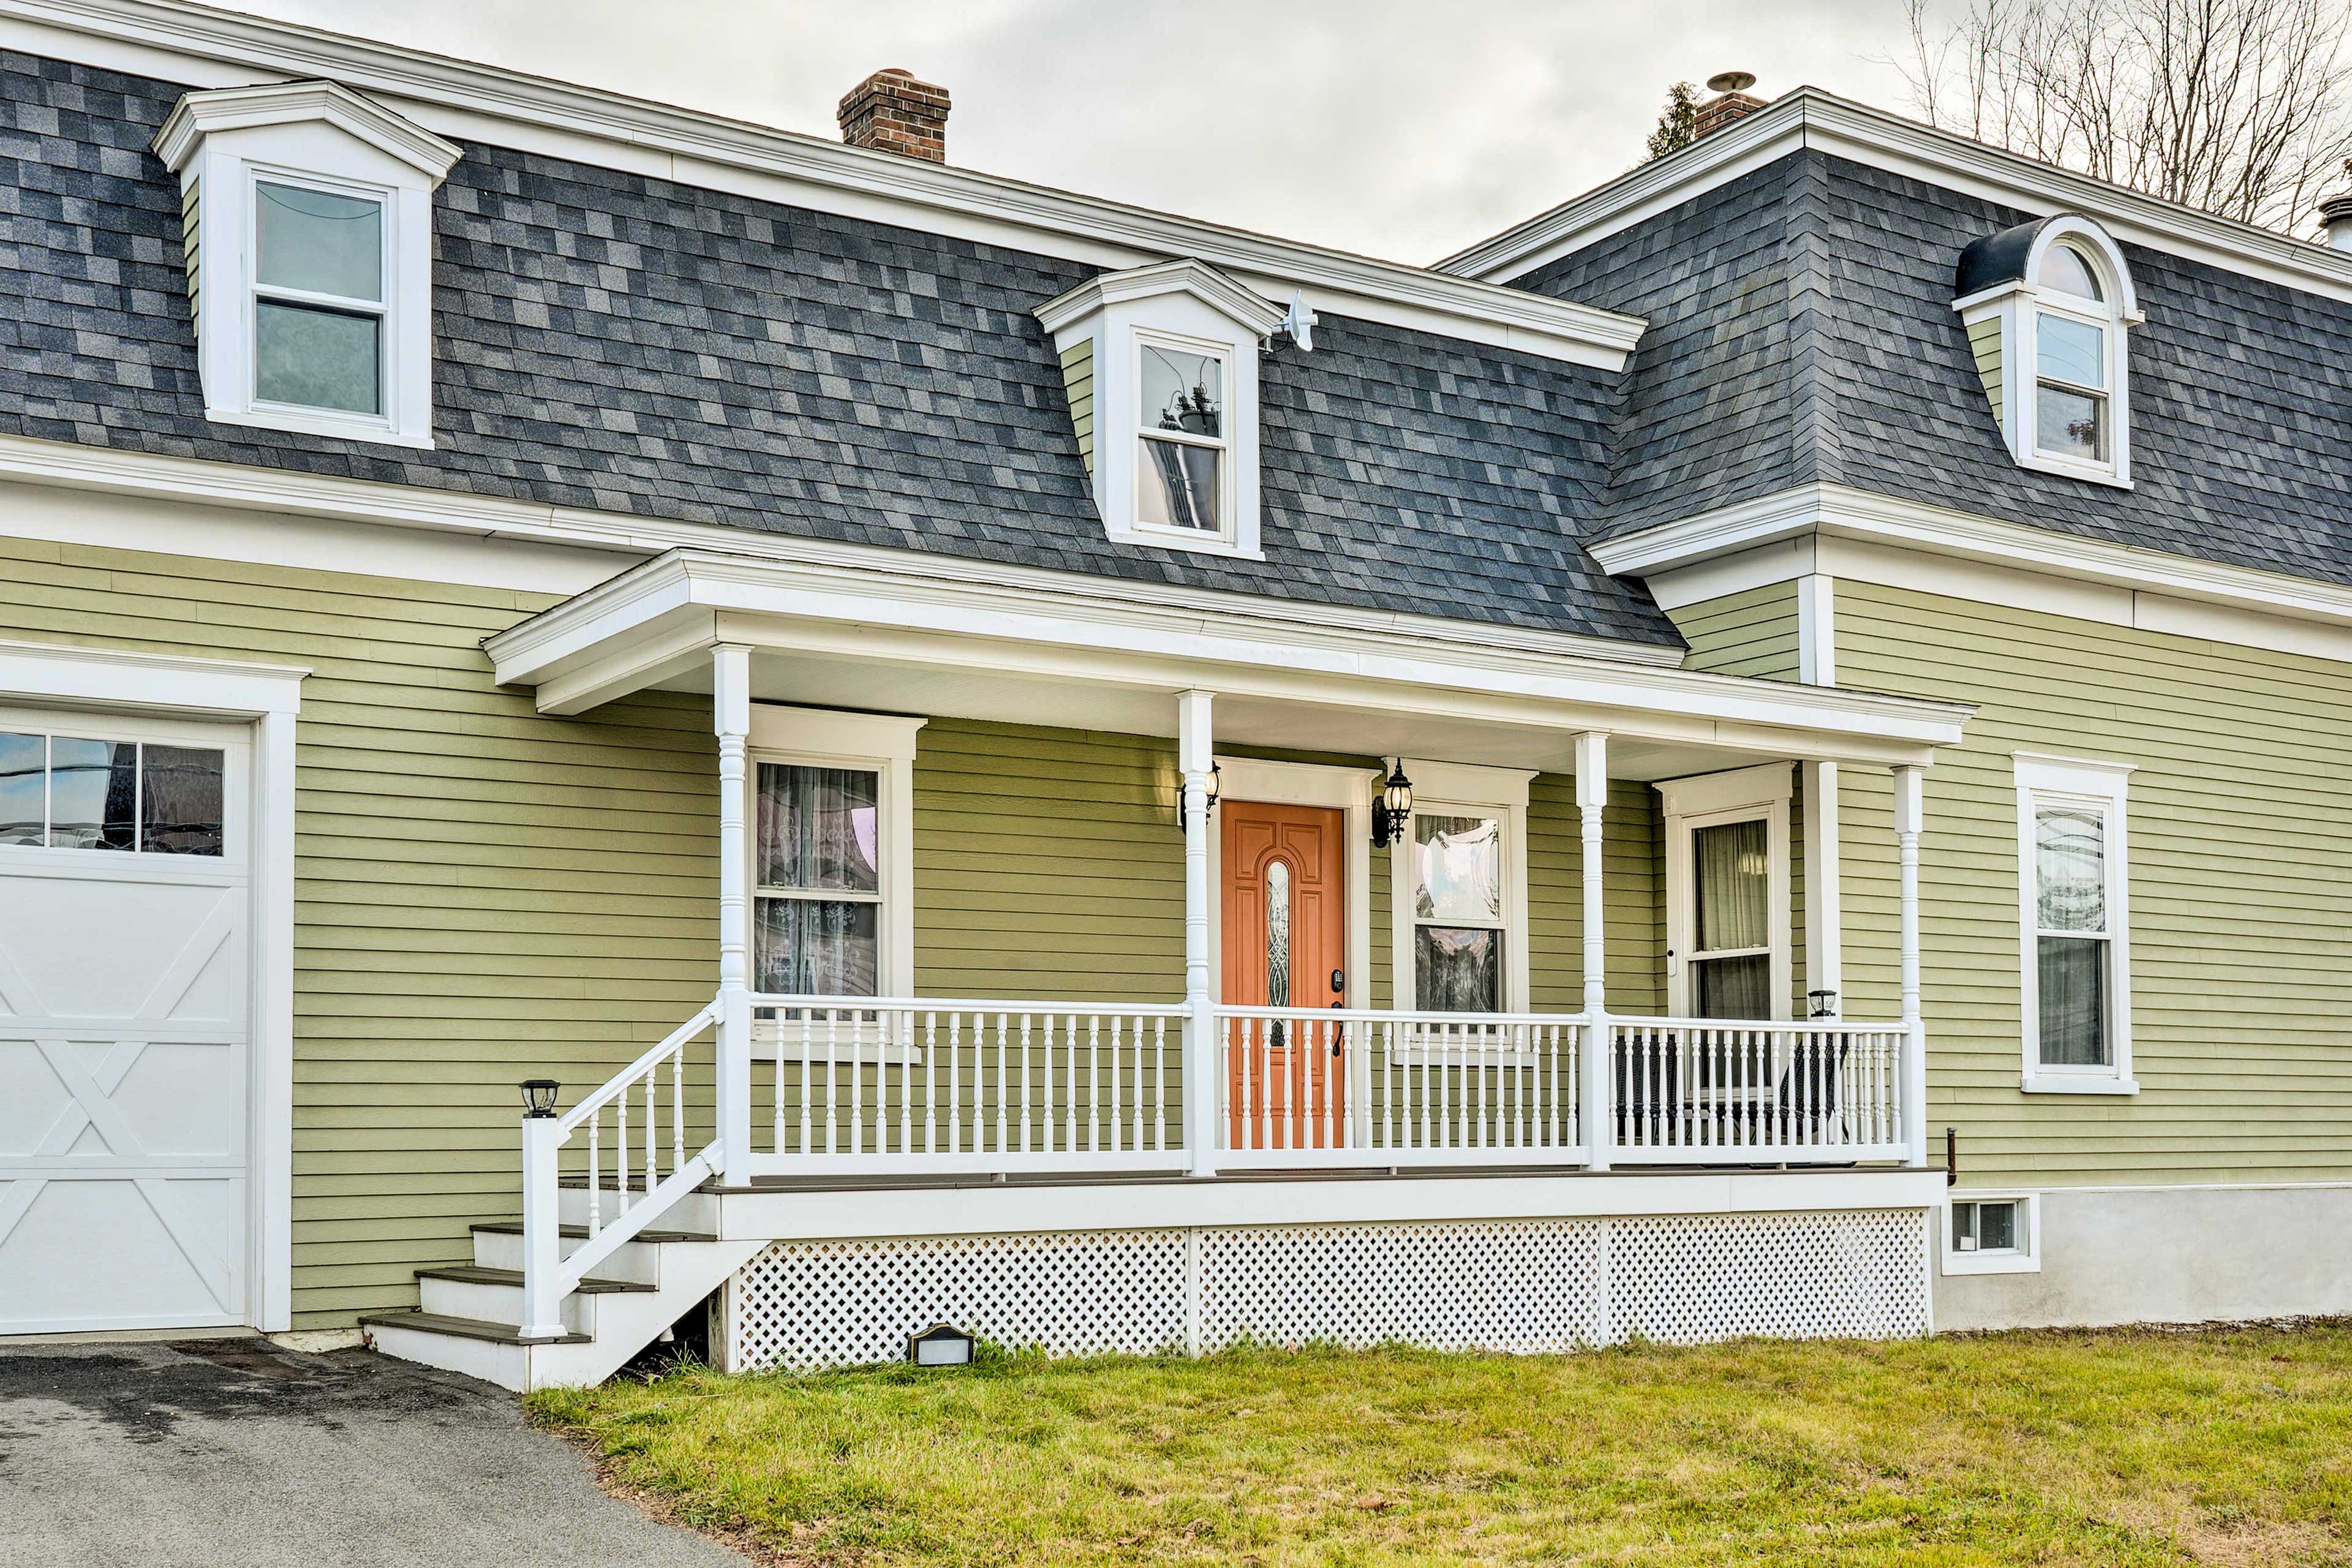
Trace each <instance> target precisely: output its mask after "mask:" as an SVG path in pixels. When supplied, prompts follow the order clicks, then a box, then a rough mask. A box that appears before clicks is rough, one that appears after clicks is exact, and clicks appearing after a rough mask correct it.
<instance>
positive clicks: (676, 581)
mask: <svg viewBox="0 0 2352 1568" xmlns="http://www.w3.org/2000/svg"><path fill="white" fill-rule="evenodd" d="M714 638H716V639H718V640H722V641H728V642H740V643H744V644H747V645H750V646H755V647H769V648H774V649H779V650H787V649H789V650H795V651H799V652H803V653H809V654H821V655H823V656H824V657H826V658H836V659H837V658H853V659H856V658H867V659H898V660H912V661H914V662H916V663H917V664H922V665H932V666H937V665H942V664H952V665H954V666H955V667H957V668H962V669H966V670H971V671H977V670H986V669H999V670H1003V671H1004V672H1006V673H1017V674H1020V675H1022V676H1024V677H1029V678H1036V677H1044V678H1046V679H1049V680H1052V681H1055V682H1059V683H1071V682H1079V683H1089V684H1095V685H1101V686H1115V687H1126V688H1133V689H1150V688H1158V689H1184V688H1187V687H1193V686H1208V687H1211V688H1213V689H1215V690H1217V691H1219V692H1220V693H1221V694H1224V695H1242V696H1260V697H1265V698H1267V699H1270V700H1280V701H1288V702H1312V703H1317V704H1320V705H1324V706H1328V707H1336V708H1363V709H1367V710H1375V711H1378V712H1379V713H1381V714H1382V715H1384V716H1385V717H1387V718H1389V719H1391V720H1394V719H1397V718H1400V717H1403V716H1422V715H1425V716H1428V717H1430V718H1432V719H1433V720H1439V719H1444V720H1454V721H1497V722H1502V723H1510V724H1517V725H1524V726H1532V727H1533V728H1534V730H1535V731H1536V732H1537V735H1538V737H1542V736H1561V735H1565V734H1569V733H1572V732H1574V731H1583V730H1593V729H1605V730H1611V731H1615V732H1617V733H1620V734H1622V735H1628V736H1638V737H1641V738H1644V739H1662V740H1686V741H1694V742H1702V743H1708V744H1716V745H1721V746H1724V747H1727V748H1731V749H1741V750H1748V751H1753V752H1766V753H1768V754H1779V755H1783V756H1786V755H1793V754H1818V755H1822V756H1830V757H1837V758H1841V759H1844V760H1852V761H1857V762H1890V763H1891V762H1899V761H1903V760H1905V759H1906V757H1910V758H1916V760H1917V761H1918V762H1920V763H1925V762H1927V761H1928V760H1929V758H1930V757H1931V755H1932V752H1933V749H1934V748H1935V747H1936V746H1938V745H1950V744H1954V743H1956V742H1958V737H1959V734H1960V730H1961V726H1962V725H1963V724H1964V723H1965V721H1966V720H1967V717H1968V715H1969V712H1971V711H1973V709H1972V707H1970V706H1969V705H1967V704H1958V703H1947V702H1927V701H1921V700H1914V699H1903V698H1890V697H1885V696H1881V695H1877V694H1874V693H1866V692H1855V691H1845V690H1840V689H1828V688H1817V687H1803V686H1794V685H1788V684H1784V683H1780V682H1774V681H1758V680H1748V679H1740V678H1738V677H1736V676H1720V675H1711V674H1705V673H1699V672H1695V671H1690V670H1682V669H1665V668H1659V667H1657V666H1656V665H1654V664H1625V663H1617V662H1613V661H1607V660H1601V659H1594V658H1573V657H1565V656H1561V655H1551V656H1549V657H1530V656H1526V655H1521V654H1518V653H1515V652H1504V651H1499V650H1486V649H1469V648H1461V647H1444V646H1442V645H1435V644H1433V643H1430V642H1427V641H1419V642H1408V641H1406V640H1404V639H1401V638H1399V637H1395V636H1392V635H1389V634H1386V633H1376V634H1372V635H1365V634H1360V633H1355V632H1350V631H1348V630H1345V629H1344V628H1335V627H1331V626H1322V625H1319V624H1310V623H1308V622H1305V621H1301V620H1299V619H1298V618H1297V617H1296V616H1284V617H1274V616H1265V615H1259V616H1249V617H1240V616H1233V617H1208V616H1198V615H1181V616H1180V615H1160V616H1151V615H1144V614H1139V613H1138V612H1137V611H1136V610H1135V609H1133V608H1132V607H1123V608H1121V609H1120V610H1118V611H1117V612H1115V613H1103V612H1101V611H1099V610H1093V609H1090V608H1089V606H1087V605H1085V604H1084V603H1082V602H1078V601H1076V600H1074V599H1073V598H1072V597H1071V596H1070V595H1066V594H1051V593H1045V594H1041V593H1037V592H1034V591H1028V590H1010V589H1003V590H1000V589H992V588H990V587H987V586H985V585H977V584H971V583H954V582H940V581H917V580H912V579H908V578H905V577H898V578H897V579H896V580H893V579H892V578H890V577H887V576H886V575H884V574H882V573H881V572H879V571H877V570H876V569H874V568H871V567H867V568H865V569H862V570H858V571H854V572H844V571H839V570H835V569H829V568H818V567H814V566H813V565H809V564H788V563H774V562H765V561H754V560H747V559H744V558H741V557H736V556H721V555H706V554H702V553H699V552H671V553H670V554H668V555H665V556H663V557H661V558H660V559H658V560H656V561H652V562H648V563H646V564H645V565H643V566H640V567H637V568H635V570H633V571H631V572H628V573H626V574H623V575H622V576H620V577H618V578H615V579H614V580H613V581H612V582H610V583H607V584H603V585H601V586H599V587H597V588H594V589H592V590H590V591H589V592H588V593H586V594H583V595H579V596H578V597H576V598H573V599H572V600H568V601H566V602H565V603H564V604H562V605H557V606H555V607H554V608H553V609H551V610H547V611H544V612H542V613H541V614H540V615H538V616H533V617H532V618H531V619H530V620H528V621H525V622H524V623H522V624H521V625H520V626H515V627H512V628H510V629H509V630H507V631H504V632H501V633H499V634H498V635H497V636H495V637H491V638H489V639H488V642H487V643H486V644H485V647H487V648H488V651H489V654H490V657H491V658H492V659H493V661H494V662H495V664H496V667H497V678H498V679H499V682H500V683H501V684H523V685H530V686H534V687H536V688H537V689H538V691H539V701H540V706H541V709H542V710H547V711H551V712H554V711H566V712H576V711H582V710H586V709H589V708H593V707H595V706H597V705H598V704H600V703H602V702H605V701H609V700H613V699H614V698H615V697H619V696H622V695H625V694H626V693H627V692H629V691H632V690H636V689H643V688H644V687H646V686H648V685H655V684H657V683H659V682H660V681H662V680H665V679H677V678H678V677H680V676H681V675H683V674H685V673H686V672H688V671H689V670H691V669H693V668H697V667H698V664H699V661H700V658H701V652H702V650H703V649H704V648H706V647H709V646H711V643H712V640H713V639H714ZM1212 672H1213V673H1212ZM1535 765H1543V764H1542V763H1536V764H1535Z"/></svg>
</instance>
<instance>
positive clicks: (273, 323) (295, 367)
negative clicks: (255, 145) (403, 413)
mask: <svg viewBox="0 0 2352 1568" xmlns="http://www.w3.org/2000/svg"><path fill="white" fill-rule="evenodd" d="M253 192H254V199H253V226H254V268H253V395H254V400H255V403H256V404H257V405H276V406H279V407H289V408H313V409H324V410H329V411H332V412H336V413H342V414H364V415H370V416H380V415H382V414H383V406H384V400H383V376H384V367H383V330H384V315H385V299H384V280H385V277H386V275H387V273H388V272H389V270H390V268H388V267H387V265H386V259H385V254H384V241H385V237H386V234H387V232H388V228H387V226H386V224H385V223H384V197H383V195H373V194H371V195H362V194H357V193H354V192H350V191H339V190H329V189H326V188H323V187H321V186H318V185H311V184H293V183H291V182H290V181H286V180H280V179H270V178H267V177H257V178H256V179H255V181H254V187H253Z"/></svg>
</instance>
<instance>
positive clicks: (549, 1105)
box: [522, 1078, 563, 1119]
mask: <svg viewBox="0 0 2352 1568" xmlns="http://www.w3.org/2000/svg"><path fill="white" fill-rule="evenodd" d="M562 1087H563V1086H562V1084H560V1083H558V1082H556V1081H555V1080H554V1079H551V1078H527V1079H523V1080H522V1103H523V1107H524V1110H523V1114H524V1115H526V1116H529V1117H531V1118H534V1119H544V1118H547V1117H551V1116H553V1115H554V1114H555V1091H556V1090H558V1089H562Z"/></svg>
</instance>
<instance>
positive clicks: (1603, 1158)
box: [1576, 731, 1615, 1171]
mask: <svg viewBox="0 0 2352 1568" xmlns="http://www.w3.org/2000/svg"><path fill="white" fill-rule="evenodd" d="M1608 805H1609V737H1608V736H1607V735H1606V734H1603V733H1601V731H1588V732H1586V733H1584V734H1581V735H1579V736H1578V737H1577V738H1576V809H1577V815H1578V816H1580V818H1582V827H1583V842H1584V858H1583V862H1582V868H1583V878H1584V1017H1585V1027H1584V1054H1583V1072H1582V1075H1581V1076H1582V1082H1581V1083H1580V1084H1579V1085H1578V1094H1577V1100H1578V1103H1579V1105H1580V1107H1581V1114H1580V1121H1582V1123H1583V1127H1584V1144H1585V1158H1586V1160H1587V1162H1588V1163H1590V1165H1591V1168H1592V1169H1593V1170H1596V1171H1605V1170H1607V1169H1608V1168H1609V1152H1610V1148H1611V1146H1612V1143H1613V1142H1614V1141H1615V1140H1614V1136H1613V1128H1614V1125H1615V1123H1614V1119H1613V1117H1612V1114H1611V1110H1610V1104H1609V1100H1610V1095H1611V1092H1612V1086H1611V1083H1610V1063H1611V1061H1612V1056H1613V1053H1612V1051H1611V1049H1610V1041H1609V1021H1608V1019H1609V1001H1608V994H1609V987H1608V979H1607V971H1608V963H1609V944H1608V932H1607V931H1606V929H1605V927H1604V923H1603V922H1604V919H1605V917H1604V913H1603V911H1604V910H1606V909H1607V907H1608V901H1607V899H1606V898H1605V896H1604V895H1605V893H1606V891H1607V884H1606V879H1605V877H1604V875H1603V872H1602V868H1601V858H1602V850H1601V814H1602V812H1603V811H1605V810H1606V809H1607V807H1608Z"/></svg>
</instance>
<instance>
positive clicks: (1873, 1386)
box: [531, 1323, 2352, 1568]
mask: <svg viewBox="0 0 2352 1568" xmlns="http://www.w3.org/2000/svg"><path fill="white" fill-rule="evenodd" d="M531 1407H532V1410H533V1412H534V1413H535V1415H537V1416H538V1418H539V1419H541V1421H543V1422H545V1423H547V1424H549V1425H551V1426H559V1427H562V1428H566V1429H570V1430H572V1432H574V1433H575V1434H576V1435H577V1436H580V1437H581V1439H582V1440H583V1442H585V1443H587V1444H588V1445H589V1446H590V1447H592V1448H593V1449H594V1450H596V1451H600V1452H602V1453H603V1454H604V1455H605V1456H607V1457H608V1460H609V1468H610V1474H611V1476H612V1478H613V1479H614V1481H616V1482H617V1483H619V1484H620V1485H622V1486H624V1487H625V1488H629V1489H635V1490H638V1491H640V1492H642V1493H645V1494H647V1495H650V1496H651V1497H653V1498H654V1499H656V1500H658V1501H659V1502H660V1503H661V1504H663V1505H666V1506H667V1510H669V1511H670V1512H672V1513H673V1515H674V1516H675V1517H677V1518H679V1519H681V1520H683V1521H687V1522H690V1523H694V1524H698V1525H701V1526H704V1527H706V1528H709V1529H713V1530H717V1531H724V1532H730V1533H733V1534H735V1535H737V1536H738V1537H739V1538H741V1539H749V1540H752V1541H756V1542H759V1543H761V1544H762V1545H764V1546H766V1547H767V1548H769V1549H771V1550H772V1552H774V1553H775V1554H776V1557H777V1559H778V1560H781V1561H782V1562H786V1563H823V1564H847V1563H857V1564H867V1563H872V1564H881V1563H974V1564H982V1563H985V1564H997V1563H1053V1564H1066V1563H1067V1564H1080V1563H1263V1564H1268V1565H1272V1564H1292V1563H1301V1564H1304V1563H1315V1564H1322V1563H1332V1564H1341V1563H1346V1564H1372V1563H1381V1564H1387V1563H1625V1564H1640V1565H1642V1568H1696V1565H1698V1564H1702V1563H1776V1564H1778V1563H1840V1564H1845V1563H1888V1564H1895V1563H1900V1564H1904V1565H1905V1568H1912V1565H1923V1568H1924V1565H1942V1564H1958V1563H2091V1564H2099V1565H2101V1568H2106V1565H2126V1564H2140V1563H2243V1564H2249V1565H2260V1568H2273V1565H2281V1568H2284V1565H2286V1564H2294V1563H2345V1564H2352V1324H2347V1323H2337V1324H2332V1325H2325V1326H2317V1327H2310V1328H2303V1329H2296V1330H2291V1331H2280V1330H2268V1329H2247V1330H2230V1331H2206V1332H2198V1333H2155V1332H2147V1331H2110V1332H2097V1333H2029V1334H2007V1335H2000V1336H1992V1337H1985V1338H1965V1339H1962V1338H1948V1339H1939V1340H1933V1341H1927V1342H1902V1343H1893V1344H1855V1343H1831V1344H1783V1343H1766V1342H1748V1343H1741V1344H1734V1345H1725V1346H1719V1347H1716V1348H1711V1349H1702V1350H1675V1349H1664V1348H1659V1347H1638V1348H1632V1349H1624V1350H1612V1351H1599V1352H1589V1353H1586V1354H1581V1355H1568V1356H1543V1357H1505V1356H1464V1355H1438V1354H1432V1353H1425V1352H1413V1351H1402V1350H1385V1351H1377V1352H1366V1353H1349V1352H1337V1351H1313V1352H1303V1353H1295V1354H1292V1353H1280V1352H1259V1351H1253V1352H1235V1353H1230V1354H1225V1355H1221V1356H1216V1357H1213V1358H1211V1359H1209V1360H1207V1361H1202V1362H1185V1361H1181V1360H1140V1361H1139V1360H1117V1361H1097V1362H1052V1363H1048V1362H1042V1361H1037V1360H1033V1359H1027V1358H1019V1359H1010V1360H1003V1361H1000V1362H999V1363H996V1364H992V1365H987V1366H982V1367H979V1368H971V1369H958V1370H955V1371H949V1372H922V1373H917V1372H915V1371H913V1370H911V1369H908V1368H882V1369H876V1370H872V1371H863V1372H855V1373H826V1374H823V1375H816V1376H800V1377H794V1376H785V1375H772V1376H764V1377H722V1376H719V1375H716V1374H713V1373H704V1372H699V1371H683V1372H678V1373H673V1374H671V1375H668V1376H666V1377H662V1378H660V1379H657V1380H656V1381H654V1382H652V1383H649V1384H647V1383H616V1384H613V1385H610V1386H607V1387H604V1388H600V1389H591V1390H563V1391H557V1392H552V1393H547V1394H537V1395H534V1396H533V1397H532V1400H531Z"/></svg>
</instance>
